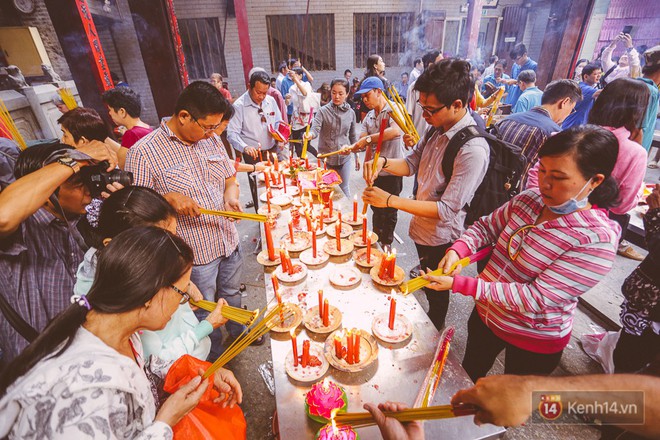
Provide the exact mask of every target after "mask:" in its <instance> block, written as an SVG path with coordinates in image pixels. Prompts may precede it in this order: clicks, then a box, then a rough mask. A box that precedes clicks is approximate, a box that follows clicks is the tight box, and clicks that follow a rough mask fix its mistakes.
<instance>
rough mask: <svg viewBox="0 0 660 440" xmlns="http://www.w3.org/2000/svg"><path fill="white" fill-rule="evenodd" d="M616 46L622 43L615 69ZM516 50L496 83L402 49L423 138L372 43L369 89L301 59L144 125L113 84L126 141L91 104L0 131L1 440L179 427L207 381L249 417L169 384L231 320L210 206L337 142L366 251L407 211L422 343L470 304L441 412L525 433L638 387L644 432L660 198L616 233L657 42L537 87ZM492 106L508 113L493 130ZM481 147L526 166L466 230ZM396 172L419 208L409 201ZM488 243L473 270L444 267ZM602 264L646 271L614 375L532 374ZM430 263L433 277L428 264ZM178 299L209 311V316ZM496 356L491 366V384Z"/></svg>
mask: <svg viewBox="0 0 660 440" xmlns="http://www.w3.org/2000/svg"><path fill="white" fill-rule="evenodd" d="M619 43H620V44H622V45H623V46H624V47H625V49H624V50H625V52H624V53H623V54H621V55H620V57H619V59H618V62H615V61H613V60H612V54H613V52H614V51H615V50H616V48H617V45H618V44H619ZM510 60H511V61H512V62H513V66H512V69H511V74H510V75H509V74H507V73H505V71H506V70H507V61H508V60H501V59H497V57H491V58H490V59H489V60H488V61H489V65H488V66H485V67H483V66H473V65H472V64H471V63H470V61H469V60H465V59H459V58H450V59H444V57H443V55H442V54H441V53H440V52H439V51H429V52H428V53H426V54H424V55H423V56H421V57H419V58H417V59H415V60H414V63H413V69H412V70H411V71H410V73H407V72H404V73H403V74H402V75H401V77H400V80H399V81H397V82H396V83H395V86H396V88H397V90H398V91H399V94H401V96H402V98H403V100H404V101H405V109H403V110H404V111H407V112H408V113H409V115H410V118H411V120H412V121H413V123H414V125H415V128H416V130H417V131H418V132H419V134H420V139H419V141H417V139H416V138H415V137H414V136H413V135H411V133H409V132H406V131H405V130H403V129H402V127H400V126H399V125H397V123H396V121H395V120H394V118H392V117H390V115H391V114H392V112H393V111H394V112H400V111H402V109H393V108H392V105H393V104H392V101H391V100H390V99H388V97H389V96H390V95H389V94H390V87H389V86H390V85H391V83H390V81H389V80H388V79H387V78H386V76H385V69H386V66H385V63H384V62H383V59H382V57H381V56H379V55H377V54H374V55H372V56H370V57H369V58H368V59H367V60H366V66H367V67H366V70H365V72H364V75H363V77H362V78H361V79H358V78H355V77H353V72H351V70H348V69H347V70H346V71H345V72H344V76H343V77H340V78H336V79H334V80H332V81H331V82H330V83H329V84H328V83H324V84H322V85H321V86H319V87H318V88H316V90H315V89H314V86H313V85H312V84H313V83H314V77H313V75H312V73H310V72H309V71H308V70H307V69H306V68H305V67H304V66H303V65H302V64H301V62H300V60H297V59H290V60H286V61H284V62H282V63H281V64H280V65H279V72H278V75H277V77H275V78H273V77H271V75H269V73H268V72H267V71H266V70H265V69H263V68H260V67H255V68H253V69H252V71H251V72H250V73H249V84H248V88H247V90H246V91H245V93H243V94H241V95H240V96H238V97H236V98H235V99H234V98H232V96H231V93H230V92H229V90H228V87H227V84H226V82H224V81H223V78H222V76H221V75H220V74H213V75H211V77H210V78H209V81H208V82H207V81H195V82H193V83H191V84H190V85H188V86H187V87H185V89H184V90H183V91H182V92H181V94H180V95H179V97H178V99H177V102H176V105H175V107H174V108H173V109H172V115H171V117H168V118H164V119H163V120H162V121H161V123H160V124H159V125H158V126H157V127H150V126H149V125H148V124H146V123H145V122H143V121H142V120H141V119H140V116H141V104H140V97H139V95H138V94H137V93H135V92H134V91H133V90H131V89H130V87H128V86H127V85H121V86H118V87H116V88H114V89H112V90H109V91H107V92H105V93H104V94H103V96H102V99H103V102H104V103H105V104H106V105H107V109H108V115H109V117H110V118H111V120H112V122H113V123H114V124H116V125H117V126H118V127H122V128H121V130H120V132H119V134H120V138H121V139H120V141H119V142H117V141H115V140H114V139H113V136H112V135H111V133H110V132H109V131H108V128H107V125H106V123H105V122H104V120H103V118H101V116H100V115H99V114H98V113H97V112H96V111H95V110H93V109H89V108H77V109H73V110H67V111H65V112H64V113H63V115H62V116H61V118H60V119H59V121H58V122H59V123H60V124H61V129H62V139H61V142H52V143H46V144H43V145H38V146H34V147H30V148H28V149H26V150H24V151H20V153H19V151H18V149H17V147H16V146H15V145H14V144H13V143H12V142H10V141H9V140H6V139H3V140H2V142H1V143H0V146H1V147H2V153H3V154H2V156H0V157H1V158H2V161H1V163H0V190H1V191H0V311H1V312H2V314H3V317H4V319H2V320H1V321H0V349H1V350H2V358H1V365H2V367H3V374H2V375H1V377H0V414H1V415H2V416H1V417H0V437H2V438H5V437H8V438H80V436H81V435H84V436H86V437H93V438H95V437H96V436H99V437H107V438H171V436H172V427H173V426H175V425H176V424H177V423H178V422H179V421H180V420H181V419H182V418H183V417H184V416H185V415H186V414H188V413H189V412H190V411H191V410H192V409H193V408H195V407H196V406H197V404H198V402H199V401H200V399H201V398H202V396H203V395H204V393H205V392H206V390H207V387H211V388H214V389H215V390H216V391H217V393H218V395H219V398H218V399H216V403H217V404H218V405H221V406H222V407H225V409H226V411H227V417H234V418H235V417H238V418H242V417H243V416H242V413H241V412H240V409H239V408H238V406H237V405H238V404H240V403H241V401H242V395H243V391H242V386H241V384H239V383H238V381H237V380H236V379H235V377H234V375H233V374H232V372H230V371H228V370H225V369H220V370H219V371H218V372H216V373H215V374H214V375H213V376H212V378H211V379H210V381H206V380H202V378H201V376H196V377H195V378H194V379H192V380H190V381H189V382H188V383H186V384H184V385H183V386H182V387H181V388H179V390H178V391H175V392H173V393H171V394H170V395H165V394H164V392H163V387H162V382H163V380H164V378H165V376H166V375H167V372H168V370H169V368H170V367H171V365H172V364H173V362H175V361H176V360H177V359H179V358H180V357H181V356H183V355H186V354H187V355H191V356H193V357H195V358H198V359H200V360H203V361H205V360H209V361H211V362H212V361H214V360H215V359H217V358H218V357H219V356H220V355H221V354H222V352H223V350H224V349H225V348H226V347H227V345H228V344H229V343H230V342H231V340H233V339H235V338H237V337H238V336H239V335H240V334H241V333H242V332H243V330H244V326H242V325H240V324H237V323H235V322H227V320H226V319H225V318H223V316H222V313H221V310H222V306H224V305H230V306H234V307H241V290H242V286H241V283H240V280H241V277H242V272H243V266H244V263H243V260H244V256H243V254H242V252H241V248H240V245H239V241H240V240H239V236H238V232H237V229H236V225H235V223H234V222H233V221H230V220H229V219H227V218H225V217H219V216H208V215H202V214H201V210H202V208H205V209H211V210H233V211H241V210H242V209H243V207H242V206H241V202H240V188H239V184H238V180H237V173H238V172H247V173H253V172H256V171H261V170H263V169H264V168H265V164H264V161H265V159H264V158H269V157H273V156H277V157H278V158H279V159H280V160H286V159H287V158H288V157H289V155H294V156H297V157H300V156H301V154H302V145H303V143H304V142H309V143H310V147H309V148H308V152H309V153H310V154H311V155H313V156H317V155H319V154H325V153H330V152H334V151H337V150H338V149H342V151H343V153H344V154H339V155H334V156H331V158H329V159H328V161H327V167H328V168H331V169H334V170H336V171H337V172H338V174H339V175H340V176H341V179H342V183H341V189H342V191H343V192H344V193H345V194H346V195H347V196H349V197H350V196H352V195H353V193H354V192H355V188H351V185H350V182H351V176H354V175H355V173H357V172H358V171H357V170H359V169H360V166H362V175H363V178H364V180H365V182H366V183H367V189H365V190H364V192H363V193H362V194H361V197H362V199H363V200H364V202H365V203H368V204H369V205H370V206H371V207H372V217H371V221H372V224H373V230H374V232H375V233H376V234H377V235H378V237H379V244H380V246H382V247H387V246H390V245H391V244H392V242H393V240H394V231H395V228H396V225H397V222H398V216H399V215H409V216H411V222H410V228H409V231H408V238H409V239H410V240H412V242H413V243H414V244H415V247H416V250H417V254H418V259H419V268H418V269H416V270H417V271H418V272H419V273H421V274H422V275H423V276H424V277H426V278H427V279H428V280H429V281H431V283H430V284H429V285H428V286H427V287H426V288H425V290H424V294H425V295H426V297H427V299H428V303H429V310H428V315H429V318H430V320H431V322H432V323H433V325H434V326H435V327H436V328H437V329H438V330H441V329H442V328H443V327H444V326H445V319H446V315H447V311H448V306H449V303H450V301H451V295H450V292H451V293H454V294H462V295H465V296H470V297H472V298H473V299H474V304H475V307H474V310H473V311H472V314H471V315H470V317H469V321H468V323H467V326H468V336H467V348H466V353H465V356H464V358H463V361H462V365H463V367H464V368H465V370H466V371H467V373H468V375H469V376H470V377H471V378H472V380H473V381H475V382H476V384H475V386H474V387H472V388H470V389H468V390H463V391H460V392H459V393H457V394H456V395H455V396H454V397H453V400H452V403H454V404H466V403H467V404H472V405H475V406H476V407H477V408H478V412H477V415H476V416H475V422H477V423H494V424H497V425H500V426H515V425H519V424H521V423H524V422H525V421H526V420H527V418H528V417H529V415H530V414H531V412H532V408H531V397H530V396H531V392H532V391H534V390H541V389H545V390H558V391H559V390H565V389H571V390H578V391H579V390H596V389H598V390H600V389H616V390H643V391H647V394H646V398H647V400H646V407H645V408H646V409H645V410H646V411H647V412H646V418H645V423H644V424H643V425H637V426H627V427H626V429H630V430H632V431H635V432H638V433H640V434H642V435H646V436H649V437H653V436H658V435H660V423H659V422H658V420H660V418H658V414H657V412H658V408H660V405H658V399H660V397H659V396H660V379H658V378H657V377H655V376H657V375H658V366H659V365H660V358H659V355H660V307H659V306H658V303H659V300H660V295H659V292H660V280H659V279H658V270H657V268H658V267H660V265H659V262H660V254H659V252H660V185H655V188H653V191H652V193H651V194H650V195H648V197H647V198H646V200H645V202H644V203H646V204H648V207H649V209H648V212H647V213H646V215H645V217H644V222H645V227H646V240H647V244H648V251H649V253H648V255H646V256H644V255H641V254H639V253H638V252H637V251H636V250H635V249H634V248H633V247H632V246H631V245H630V243H628V242H627V241H626V240H625V239H624V238H625V234H626V231H627V227H628V222H629V219H630V217H629V211H630V210H631V209H632V208H634V207H635V206H637V205H638V203H640V201H641V195H642V190H643V181H644V175H645V172H646V168H647V165H648V166H649V167H653V166H657V157H656V158H654V159H653V160H651V161H650V162H648V163H647V161H648V159H649V158H648V157H647V156H648V152H649V151H650V146H651V141H652V138H653V130H654V129H655V122H656V119H657V114H658V84H659V83H660V46H656V47H653V48H649V49H647V50H645V51H644V52H643V53H639V52H638V51H637V50H636V49H635V48H634V47H633V43H632V39H631V38H630V36H629V35H627V34H622V35H620V36H619V37H617V39H616V40H615V41H613V42H612V44H610V45H609V46H607V47H606V48H605V50H603V52H602V57H601V59H600V60H594V61H589V60H580V61H579V62H578V63H577V65H576V67H575V78H571V79H556V80H554V81H552V82H550V83H549V84H547V85H546V86H545V87H544V89H543V90H541V89H540V88H539V87H538V86H537V85H536V82H537V77H536V69H537V66H538V64H537V62H536V61H534V60H532V59H531V58H530V57H529V55H528V53H527V49H526V47H525V45H524V44H517V45H516V46H515V48H514V49H513V50H512V51H511V53H510ZM544 61H545V62H550V61H547V60H541V62H544ZM498 95H499V96H498ZM498 104H500V105H501V107H504V109H505V111H504V113H505V116H504V117H496V121H497V122H496V123H494V124H491V125H490V127H486V125H487V123H488V122H490V121H486V120H485V119H486V116H489V115H490V116H491V117H492V116H493V114H492V113H494V111H493V106H494V107H497V105H498ZM394 105H397V104H394ZM508 113H511V114H510V115H509V114H508ZM488 119H491V118H488ZM486 130H488V131H486ZM466 133H473V135H466ZM486 134H488V136H486ZM494 143H497V145H500V146H501V145H504V146H505V147H506V148H509V149H510V151H513V152H515V154H516V155H517V156H518V157H519V158H520V163H521V164H522V168H521V169H520V170H519V175H517V176H515V179H514V180H511V181H510V182H507V183H506V184H505V185H509V188H506V191H507V192H508V193H509V194H510V195H511V197H509V200H508V201H506V202H505V203H504V204H503V205H501V206H499V207H498V208H497V209H494V210H489V211H488V212H483V211H480V216H479V218H477V219H472V218H471V215H470V213H471V212H475V211H474V210H475V209H477V208H479V207H478V206H474V203H472V202H473V201H474V200H476V199H475V194H478V193H480V192H481V191H484V188H483V185H482V182H483V181H484V179H485V176H488V175H489V173H492V172H493V171H492V170H493V169H494V168H496V165H497V163H498V157H497V156H496V154H495V152H497V151H499V150H497V149H494V148H495V147H494ZM376 145H381V152H380V158H379V159H378V161H377V163H375V164H373V163H372V161H371V160H366V161H365V162H364V163H363V164H361V163H360V161H359V157H358V154H359V153H360V152H363V151H370V152H373V151H374V149H375V147H376ZM450 152H451V154H450ZM233 156H236V157H238V158H240V159H242V160H241V161H240V163H239V161H234V160H233ZM351 156H353V159H354V161H355V167H354V166H353V165H352V161H351ZM369 156H370V157H373V156H372V155H371V154H370V155H369ZM654 164H655V165H654ZM374 170H375V171H374ZM406 177H410V178H413V179H414V190H413V194H411V195H408V194H402V192H403V179H404V178H406ZM95 182H101V184H99V183H95ZM249 182H250V185H254V184H255V183H254V182H253V181H252V179H249ZM512 185H513V188H510V187H511V186H512ZM252 189H254V188H252ZM488 248H491V249H492V252H490V254H489V256H488V257H487V258H486V259H484V260H483V261H481V262H480V264H479V275H478V276H477V277H467V276H464V275H462V274H461V273H460V272H461V270H460V268H461V266H458V268H455V269H452V268H454V267H456V265H455V263H457V262H458V261H459V260H460V259H462V258H465V257H469V256H473V255H475V254H477V252H478V251H480V250H482V249H488ZM617 253H619V254H621V255H623V256H626V257H628V258H633V259H638V260H643V261H642V262H641V264H640V265H639V267H638V268H637V269H635V271H634V272H633V273H632V274H631V275H630V276H629V277H628V278H627V279H626V281H625V283H624V285H623V286H622V291H623V294H624V297H625V300H624V303H623V305H622V312H621V323H622V327H623V329H622V331H621V336H620V338H619V342H618V344H617V347H616V349H615V351H614V363H615V366H616V371H617V373H628V374H615V375H610V376H606V375H602V376H599V375H594V376H585V377H571V378H557V377H548V376H549V375H550V374H551V373H552V372H553V371H554V370H555V368H556V367H557V366H558V365H559V361H560V359H561V356H562V353H563V351H564V349H565V348H566V346H567V344H568V343H569V340H570V337H571V333H572V328H573V319H574V314H575V309H576V307H577V304H578V299H579V297H580V296H581V295H582V294H584V293H585V292H587V291H588V290H590V289H591V288H593V287H594V286H595V285H596V284H597V283H598V282H599V281H601V280H602V279H603V278H604V277H605V275H606V274H607V273H608V272H609V271H610V270H611V269H612V266H613V264H614V262H615V256H616V255H617ZM438 267H439V268H442V269H443V270H444V275H442V276H435V275H431V274H428V273H427V271H428V269H435V268H438ZM189 299H193V300H201V299H206V300H209V301H213V302H217V303H218V307H217V308H216V309H215V311H213V312H211V313H208V312H205V311H203V310H200V309H195V308H194V307H191V305H190V303H189ZM223 327H224V329H225V330H224V332H223V331H222V328H223ZM223 333H226V339H227V340H223ZM261 343H263V338H260V339H258V340H256V341H255V342H254V344H261ZM502 351H504V352H505V353H506V354H505V363H504V373H505V375H503V376H496V375H490V376H489V375H488V373H489V371H490V370H491V368H492V367H493V364H494V361H495V358H496V357H497V356H498V355H499V354H500V353H501V352H502ZM71 372H75V374H71ZM245 386H249V384H243V387H245ZM365 408H366V409H367V410H368V411H370V412H371V413H372V414H373V415H374V418H375V420H376V422H377V424H378V425H379V427H380V429H381V432H382V433H383V435H384V437H385V438H388V439H419V438H423V435H424V434H423V429H422V428H421V425H420V424H419V423H417V422H412V423H406V424H401V423H399V422H397V421H396V420H394V419H392V418H389V417H385V416H384V415H383V413H382V411H397V410H401V409H403V408H405V405H403V404H400V403H394V402H387V403H381V404H380V405H378V406H376V405H372V404H367V405H366V406H365Z"/></svg>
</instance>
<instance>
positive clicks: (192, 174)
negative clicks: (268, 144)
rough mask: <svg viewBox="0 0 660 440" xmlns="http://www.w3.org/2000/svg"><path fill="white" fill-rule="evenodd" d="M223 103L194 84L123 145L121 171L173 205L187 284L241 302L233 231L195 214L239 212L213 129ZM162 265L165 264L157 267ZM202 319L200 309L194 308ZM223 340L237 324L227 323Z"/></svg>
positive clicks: (219, 220) (230, 170)
mask: <svg viewBox="0 0 660 440" xmlns="http://www.w3.org/2000/svg"><path fill="white" fill-rule="evenodd" d="M229 106H230V104H229V102H228V101H227V100H226V99H225V98H224V97H223V96H222V94H221V93H220V92H219V91H218V90H217V89H216V88H215V87H213V86H212V85H211V84H209V83H207V82H202V81H195V82H193V83H191V84H190V85H189V86H188V87H186V88H185V89H184V90H183V92H181V95H179V98H178V100H177V103H176V107H175V109H174V115H172V117H170V118H168V119H164V120H163V121H162V122H161V124H160V127H159V128H158V129H156V130H154V131H153V132H152V133H151V134H149V135H147V136H146V137H144V138H143V139H142V141H141V142H140V143H138V144H136V145H135V146H134V147H133V148H131V149H130V150H129V152H128V155H127V157H126V170H129V171H131V172H133V178H134V183H135V185H139V186H146V187H149V188H152V189H154V190H155V191H157V192H158V193H160V194H162V195H163V197H165V199H167V201H168V202H169V203H170V204H171V205H172V206H173V207H174V209H175V210H176V212H177V214H178V216H177V220H178V222H177V234H178V235H179V236H180V237H182V238H183V239H184V240H185V241H186V243H188V244H189V245H190V247H192V249H193V251H194V252H195V259H194V262H193V269H192V275H191V281H192V282H193V283H195V285H197V287H198V288H199V290H200V291H201V292H202V294H203V295H204V298H205V299H207V300H209V301H217V300H218V299H220V298H223V299H225V300H226V301H227V303H228V304H229V305H231V306H234V307H240V306H241V294H240V291H239V289H240V284H241V265H242V257H241V251H240V247H239V240H238V232H237V230H236V226H235V225H234V223H233V222H232V221H230V220H229V219H227V218H225V217H217V216H210V215H201V213H200V209H201V208H206V209H212V210H230V211H240V210H241V205H240V202H239V188H238V184H237V182H236V177H235V174H236V170H235V168H234V164H233V162H232V161H231V160H230V159H229V157H228V156H227V152H226V151H225V148H224V146H223V145H222V142H221V140H220V137H219V136H216V135H215V133H214V131H215V130H216V129H218V128H219V127H220V125H221V124H222V119H223V114H224V113H226V112H227V110H228V109H229ZM163 270H167V268H163ZM195 313H196V314H198V318H200V319H204V318H205V315H206V314H207V313H206V312H204V311H197V312H195ZM226 329H227V331H228V332H229V335H230V337H232V338H235V337H237V336H238V335H240V334H241V332H242V331H243V329H244V327H243V326H241V325H238V324H236V323H231V322H230V323H227V325H226ZM210 337H211V353H210V355H209V359H212V360H215V359H216V358H217V357H218V356H220V354H221V353H222V351H221V346H222V335H221V333H220V331H219V330H214V331H213V333H211V335H210Z"/></svg>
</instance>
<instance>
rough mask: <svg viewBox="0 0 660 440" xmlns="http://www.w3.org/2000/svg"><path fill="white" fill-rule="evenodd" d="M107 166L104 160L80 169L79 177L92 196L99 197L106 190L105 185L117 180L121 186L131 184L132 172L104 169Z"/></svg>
mask: <svg viewBox="0 0 660 440" xmlns="http://www.w3.org/2000/svg"><path fill="white" fill-rule="evenodd" d="M108 166H109V164H108V162H105V161H104V162H101V163H99V164H97V165H93V166H88V167H83V168H82V169H81V170H80V178H81V180H82V182H83V184H84V185H85V186H86V187H87V189H88V190H89V193H90V195H91V196H92V197H100V196H101V193H102V192H103V191H106V189H107V188H106V187H107V186H108V185H109V184H111V183H115V182H117V183H120V184H122V185H123V186H130V185H132V184H133V173H131V172H128V171H123V170H118V169H114V170H112V171H110V172H108V171H106V170H107V169H108Z"/></svg>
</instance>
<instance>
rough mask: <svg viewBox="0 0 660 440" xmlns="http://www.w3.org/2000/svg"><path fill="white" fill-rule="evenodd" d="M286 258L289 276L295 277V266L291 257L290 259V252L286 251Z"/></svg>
mask: <svg viewBox="0 0 660 440" xmlns="http://www.w3.org/2000/svg"><path fill="white" fill-rule="evenodd" d="M284 258H286V268H287V271H288V273H289V275H293V264H292V263H291V257H289V251H288V250H286V249H284Z"/></svg>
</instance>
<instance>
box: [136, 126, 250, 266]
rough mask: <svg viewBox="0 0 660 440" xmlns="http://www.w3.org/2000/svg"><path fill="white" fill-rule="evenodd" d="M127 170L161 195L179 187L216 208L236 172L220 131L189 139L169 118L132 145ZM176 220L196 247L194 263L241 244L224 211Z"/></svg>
mask: <svg viewBox="0 0 660 440" xmlns="http://www.w3.org/2000/svg"><path fill="white" fill-rule="evenodd" d="M126 170H127V171H131V172H132V173H133V179H134V182H133V183H134V184H135V185H136V186H146V187H149V188H153V189H154V190H155V191H156V192H158V193H159V194H163V195H164V194H167V193H172V192H176V193H180V194H183V195H186V196H188V197H190V198H191V199H193V200H194V201H195V202H197V203H198V204H199V205H200V206H201V207H203V208H206V209H213V210H224V209H225V198H224V193H225V180H226V179H229V178H232V177H233V176H234V175H235V168H234V165H233V163H232V162H231V160H229V157H228V156H227V153H226V151H225V147H224V146H223V145H222V142H221V141H220V138H219V137H218V136H212V137H210V138H204V139H202V140H200V141H198V142H195V143H194V144H192V145H187V144H185V143H183V142H182V141H181V140H180V139H179V138H177V137H176V135H175V134H174V133H173V132H172V131H171V130H170V128H169V127H168V126H167V124H166V120H163V122H161V124H160V127H159V128H158V129H156V130H154V131H153V132H152V133H150V134H149V135H147V136H145V137H144V138H142V139H141V140H140V142H139V143H138V144H136V145H135V146H134V147H133V148H131V149H130V150H129V151H128V154H127V156H126ZM177 220H178V222H177V234H178V235H179V236H181V238H183V239H184V240H185V241H186V243H188V244H189V245H190V247H191V248H192V249H193V251H194V252H195V260H194V264H196V265H200V264H208V263H210V262H211V261H213V260H215V259H217V258H219V257H226V256H229V255H231V254H232V252H234V250H236V247H237V246H238V232H237V231H236V226H234V223H233V222H231V221H229V220H228V219H227V218H225V217H218V216H211V215H201V216H199V217H189V216H185V215H179V216H177Z"/></svg>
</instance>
